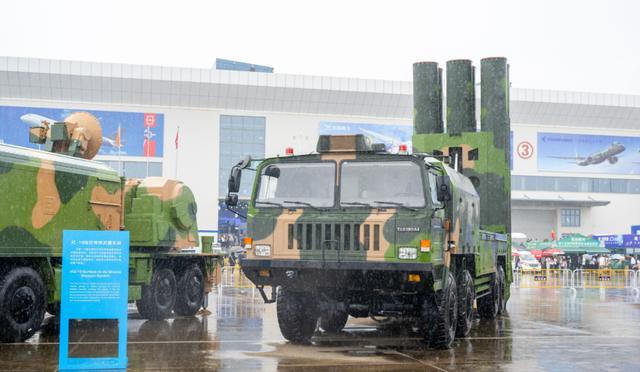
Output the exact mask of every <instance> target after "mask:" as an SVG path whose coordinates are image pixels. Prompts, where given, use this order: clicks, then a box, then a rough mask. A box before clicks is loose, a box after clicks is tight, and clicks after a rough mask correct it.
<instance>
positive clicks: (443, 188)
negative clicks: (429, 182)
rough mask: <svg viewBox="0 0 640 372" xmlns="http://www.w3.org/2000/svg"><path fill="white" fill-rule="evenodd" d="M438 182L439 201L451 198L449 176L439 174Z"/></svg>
mask: <svg viewBox="0 0 640 372" xmlns="http://www.w3.org/2000/svg"><path fill="white" fill-rule="evenodd" d="M436 184H437V188H438V201H439V202H448V201H449V200H451V190H450V188H449V177H447V176H438V179H437V182H436Z"/></svg>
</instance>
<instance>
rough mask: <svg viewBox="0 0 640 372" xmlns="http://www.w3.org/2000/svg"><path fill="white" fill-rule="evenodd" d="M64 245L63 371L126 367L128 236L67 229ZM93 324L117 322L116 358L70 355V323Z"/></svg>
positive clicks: (61, 345) (61, 357) (61, 308)
mask: <svg viewBox="0 0 640 372" xmlns="http://www.w3.org/2000/svg"><path fill="white" fill-rule="evenodd" d="M62 240H63V242H62V244H63V246H62V299H61V300H62V302H61V307H60V353H59V356H60V359H59V367H60V369H61V370H62V369H116V368H126V367H127V309H128V301H127V300H128V288H129V287H128V282H129V232H128V231H72V230H65V231H64V233H63V238H62ZM89 319H104V320H115V321H117V325H118V350H117V356H114V357H106V358H86V357H70V356H69V329H70V327H69V324H70V322H71V321H74V322H75V321H78V320H80V321H83V320H89Z"/></svg>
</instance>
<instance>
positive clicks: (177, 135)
mask: <svg viewBox="0 0 640 372" xmlns="http://www.w3.org/2000/svg"><path fill="white" fill-rule="evenodd" d="M178 143H180V126H179V125H178V129H177V130H176V150H177V149H178Z"/></svg>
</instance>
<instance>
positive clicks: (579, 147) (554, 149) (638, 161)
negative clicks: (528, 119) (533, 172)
mask: <svg viewBox="0 0 640 372" xmlns="http://www.w3.org/2000/svg"><path fill="white" fill-rule="evenodd" d="M538 170H539V171H546V172H574V173H600V174H633V175H636V174H640V137H623V136H599V135H588V134H569V133H544V132H540V133H538Z"/></svg>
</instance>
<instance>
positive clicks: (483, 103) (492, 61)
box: [480, 57, 510, 155]
mask: <svg viewBox="0 0 640 372" xmlns="http://www.w3.org/2000/svg"><path fill="white" fill-rule="evenodd" d="M480 87H481V88H480V107H481V108H480V113H481V115H480V130H481V131H483V132H493V133H494V139H495V145H496V147H498V148H500V149H505V151H507V149H508V147H509V146H508V145H509V136H510V133H509V123H510V119H509V66H508V65H507V59H506V58H502V57H494V58H484V59H482V60H481V61H480ZM507 155H508V154H507Z"/></svg>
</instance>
